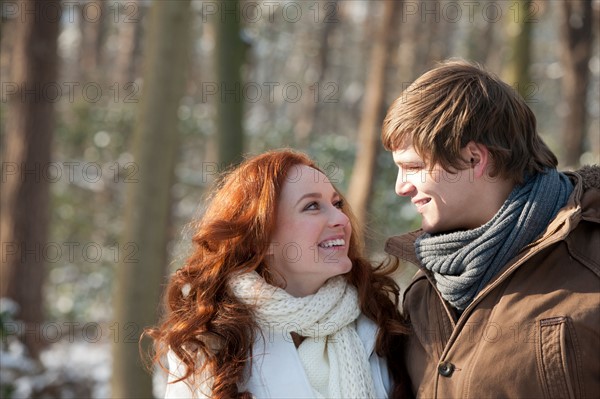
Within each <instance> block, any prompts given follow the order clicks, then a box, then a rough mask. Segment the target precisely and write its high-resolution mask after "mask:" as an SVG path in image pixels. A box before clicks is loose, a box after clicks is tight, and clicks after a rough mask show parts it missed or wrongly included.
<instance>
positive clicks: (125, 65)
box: [114, 0, 142, 87]
mask: <svg viewBox="0 0 600 399" xmlns="http://www.w3.org/2000/svg"><path fill="white" fill-rule="evenodd" d="M126 7H127V10H126V11H124V13H125V12H129V13H131V10H133V11H136V12H135V14H134V17H131V18H129V17H127V18H129V19H125V17H124V19H123V21H119V25H118V28H117V29H118V31H119V38H118V43H119V44H118V50H117V55H116V59H115V73H114V76H115V77H116V79H115V80H116V81H117V82H118V83H119V84H120V85H121V87H125V86H126V85H127V84H128V83H131V82H133V81H134V80H135V55H136V44H137V43H138V41H139V36H140V34H141V25H142V24H141V21H140V20H139V19H140V18H141V15H140V13H141V11H140V10H141V4H140V3H139V1H138V0H129V1H128V2H127V3H126ZM126 15H127V14H126ZM130 19H131V20H130Z"/></svg>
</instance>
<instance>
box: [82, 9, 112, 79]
mask: <svg viewBox="0 0 600 399" xmlns="http://www.w3.org/2000/svg"><path fill="white" fill-rule="evenodd" d="M105 5H106V3H105V2H104V1H100V0H90V1H88V2H86V3H85V6H84V8H83V9H82V13H81V16H82V18H81V21H80V24H81V46H80V56H79V57H80V65H79V70H80V71H81V76H82V81H84V82H85V81H87V80H88V79H92V80H93V79H97V77H98V67H99V65H100V57H101V50H102V45H101V43H102V36H103V32H104V22H105V19H106V13H107V10H106V7H105Z"/></svg>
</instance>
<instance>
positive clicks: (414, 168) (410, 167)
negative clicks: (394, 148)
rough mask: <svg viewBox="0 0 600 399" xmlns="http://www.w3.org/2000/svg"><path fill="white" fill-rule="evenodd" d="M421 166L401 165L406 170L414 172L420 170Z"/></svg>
mask: <svg viewBox="0 0 600 399" xmlns="http://www.w3.org/2000/svg"><path fill="white" fill-rule="evenodd" d="M422 168H423V167H422V166H421V165H403V166H402V169H404V170H405V171H408V172H415V171H418V170H421V169H422Z"/></svg>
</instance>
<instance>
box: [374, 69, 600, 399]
mask: <svg viewBox="0 0 600 399" xmlns="http://www.w3.org/2000/svg"><path fill="white" fill-rule="evenodd" d="M382 140H383V145H384V146H385V148H386V149H387V150H388V151H391V152H392V155H393V158H394V161H395V163H396V165H397V166H398V169H399V170H398V179H397V181H396V193H398V195H400V196H407V197H410V198H411V201H412V202H413V204H414V205H415V206H416V208H417V211H418V212H419V213H420V214H421V216H422V229H420V230H418V231H416V232H412V233H408V234H405V235H403V236H398V237H392V238H390V239H389V240H388V242H387V244H386V251H387V252H389V253H390V254H392V255H395V256H397V257H399V258H401V259H403V260H405V261H410V262H413V263H414V264H416V265H417V266H418V267H419V269H420V270H419V272H418V273H417V274H416V276H415V277H414V279H413V281H412V283H411V285H410V286H409V287H408V289H407V290H406V292H405V296H404V305H403V306H404V313H405V316H407V317H408V318H409V319H410V321H411V324H412V328H413V333H412V335H411V336H410V338H409V340H408V342H407V348H406V351H405V353H406V357H405V359H403V360H404V361H405V362H406V365H407V368H408V371H409V374H410V378H411V383H412V388H413V391H414V393H415V394H416V395H417V396H418V397H423V398H436V397H444V398H483V397H502V398H542V397H543V398H554V397H556V398H558V397H561V398H583V397H596V398H597V397H600V360H599V359H600V358H599V355H600V168H599V167H598V166H593V167H585V168H583V169H581V170H580V171H578V172H575V173H564V174H563V173H559V172H558V171H557V170H556V165H557V160H556V157H555V156H554V154H553V153H552V152H551V151H550V150H549V149H548V147H547V146H546V145H545V144H544V142H543V141H542V139H541V137H540V136H539V135H538V133H537V131H536V120H535V116H534V115H533V113H532V111H531V110H530V109H529V107H528V106H527V105H526V104H525V102H524V100H523V99H522V98H521V97H520V96H519V95H518V94H517V93H516V92H515V91H514V90H513V89H512V88H511V87H510V86H509V85H507V84H506V83H504V82H502V81H500V80H499V79H498V78H497V77H495V76H493V75H491V74H490V73H488V72H486V71H484V70H483V69H482V68H480V67H478V66H476V65H472V64H470V63H467V62H464V61H450V62H445V63H443V64H441V65H440V66H438V67H436V68H434V69H432V70H431V71H429V72H427V73H425V74H424V75H422V76H421V77H420V78H418V79H417V80H416V81H415V82H414V83H413V84H412V85H410V86H409V87H408V89H406V90H405V91H404V92H403V93H402V95H401V96H400V97H399V98H398V99H397V100H396V101H395V102H394V103H393V104H392V106H391V107H390V109H389V111H388V113H387V116H386V118H385V121H384V124H383V133H382Z"/></svg>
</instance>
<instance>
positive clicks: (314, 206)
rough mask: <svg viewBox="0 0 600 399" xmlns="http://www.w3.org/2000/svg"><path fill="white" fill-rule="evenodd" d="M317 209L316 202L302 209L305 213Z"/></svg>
mask: <svg viewBox="0 0 600 399" xmlns="http://www.w3.org/2000/svg"><path fill="white" fill-rule="evenodd" d="M318 209H319V204H318V203H317V202H311V203H309V204H307V205H306V206H305V207H304V210H305V211H316V210H318Z"/></svg>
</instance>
